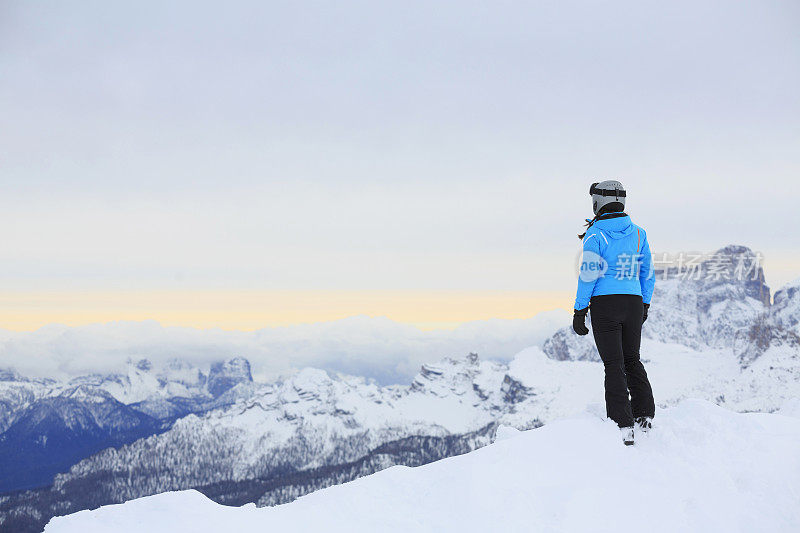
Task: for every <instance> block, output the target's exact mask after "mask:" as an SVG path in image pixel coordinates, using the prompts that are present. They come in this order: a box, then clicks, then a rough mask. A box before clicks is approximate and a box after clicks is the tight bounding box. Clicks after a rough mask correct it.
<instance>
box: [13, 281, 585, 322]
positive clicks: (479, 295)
mask: <svg viewBox="0 0 800 533" xmlns="http://www.w3.org/2000/svg"><path fill="white" fill-rule="evenodd" d="M571 304H572V295H571V294H570V293H566V292H557V291H489V290H485V291H466V290H461V291H460V290H408V291H403V290H382V291H366V290H359V291H344V290H340V291H331V290H328V291H311V290H307V291H302V290H257V291H244V290H241V291H234V290H197V291H189V290H185V291H177V290H160V291H155V290H138V291H98V290H95V291H48V292H44V291H41V292H29V291H25V292H21V291H20V292H4V293H3V294H2V295H0V328H3V329H7V330H12V331H32V330H36V329H38V328H40V327H42V326H45V325H48V324H54V323H57V324H64V325H67V326H80V325H86V324H92V323H105V322H112V321H117V320H135V321H139V320H156V321H158V322H159V323H161V324H162V325H164V326H185V327H195V328H203V329H205V328H221V329H227V330H245V331H247V330H255V329H260V328H264V327H274V326H288V325H292V324H301V323H311V322H326V321H331V320H337V319H342V318H347V317H350V316H354V315H367V316H384V317H388V318H390V319H392V320H394V321H396V322H402V323H407V324H412V325H414V326H416V327H418V328H420V329H423V330H431V329H440V328H444V329H449V328H454V327H457V326H458V325H459V324H462V323H464V322H469V321H473V320H487V319H492V318H500V319H517V318H530V317H532V316H534V315H536V314H537V313H540V312H542V311H548V310H552V309H559V308H560V309H566V310H569V309H571Z"/></svg>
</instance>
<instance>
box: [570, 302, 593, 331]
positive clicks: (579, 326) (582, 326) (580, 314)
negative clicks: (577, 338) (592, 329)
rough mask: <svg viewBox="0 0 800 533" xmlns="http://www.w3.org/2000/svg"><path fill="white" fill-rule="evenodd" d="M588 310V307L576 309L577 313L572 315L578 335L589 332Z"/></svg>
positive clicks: (573, 325)
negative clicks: (587, 325) (587, 324)
mask: <svg viewBox="0 0 800 533" xmlns="http://www.w3.org/2000/svg"><path fill="white" fill-rule="evenodd" d="M588 311H589V308H588V307H584V308H583V309H575V314H574V315H572V329H573V330H574V331H575V333H577V334H578V335H586V334H587V333H589V328H587V327H586V313H587V312H588Z"/></svg>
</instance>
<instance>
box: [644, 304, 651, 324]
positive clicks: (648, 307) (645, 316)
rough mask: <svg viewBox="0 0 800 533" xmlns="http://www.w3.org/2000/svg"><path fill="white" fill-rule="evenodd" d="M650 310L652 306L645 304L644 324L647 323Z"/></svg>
mask: <svg viewBox="0 0 800 533" xmlns="http://www.w3.org/2000/svg"><path fill="white" fill-rule="evenodd" d="M649 310H650V304H644V314H642V324H644V323H645V322H647V312H648V311H649Z"/></svg>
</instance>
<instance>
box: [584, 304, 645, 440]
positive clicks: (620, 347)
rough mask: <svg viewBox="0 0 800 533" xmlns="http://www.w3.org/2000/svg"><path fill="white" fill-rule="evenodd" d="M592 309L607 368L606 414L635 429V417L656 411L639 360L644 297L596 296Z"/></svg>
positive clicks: (598, 345) (600, 347)
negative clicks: (633, 426)
mask: <svg viewBox="0 0 800 533" xmlns="http://www.w3.org/2000/svg"><path fill="white" fill-rule="evenodd" d="M589 310H590V313H591V317H592V333H593V334H594V341H595V343H596V344H597V351H599V352H600V358H601V359H602V360H603V364H604V365H605V372H606V380H605V386H606V414H607V415H608V417H609V418H610V419H612V420H613V421H614V422H616V423H617V425H618V426H619V427H621V428H622V427H630V426H632V425H633V418H634V417H638V416H650V417H652V416H653V415H655V410H656V407H655V402H654V401H653V389H652V388H651V387H650V381H649V380H648V379H647V372H645V370H644V365H642V362H641V361H640V360H639V344H640V343H641V340H642V315H643V313H644V305H643V304H642V297H641V296H636V295H633V294H608V295H604V296H593V297H592V300H591V305H590V307H589ZM629 391H630V397H629V396H628V392H629Z"/></svg>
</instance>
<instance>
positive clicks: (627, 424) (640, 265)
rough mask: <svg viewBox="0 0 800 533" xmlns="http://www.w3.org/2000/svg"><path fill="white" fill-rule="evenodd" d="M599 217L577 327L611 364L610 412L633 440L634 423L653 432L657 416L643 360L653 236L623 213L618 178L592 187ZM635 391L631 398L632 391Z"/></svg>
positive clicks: (589, 239)
mask: <svg viewBox="0 0 800 533" xmlns="http://www.w3.org/2000/svg"><path fill="white" fill-rule="evenodd" d="M589 194H590V195H591V197H592V208H593V210H594V215H595V216H594V218H593V219H592V220H588V219H587V221H586V222H587V227H586V232H585V233H583V234H582V235H579V236H578V238H580V239H582V240H583V257H582V259H581V271H580V276H579V279H578V295H577V297H576V298H575V314H574V316H573V319H572V329H574V330H575V333H577V334H578V335H586V334H587V333H589V329H588V328H587V327H586V324H585V319H586V313H587V311H588V310H589V308H591V310H592V314H591V321H592V333H593V334H594V340H595V343H596V344H597V350H598V351H599V352H600V358H601V359H602V360H603V364H604V365H605V376H606V377H605V389H606V414H607V415H608V417H609V418H611V419H612V420H613V421H614V422H616V423H617V425H618V426H619V427H620V429H621V431H622V440H623V442H624V443H625V444H626V445H628V446H630V445H631V444H633V426H634V424H636V425H637V426H638V427H639V429H640V430H642V431H643V432H647V430H648V429H650V427H651V420H652V419H653V416H654V415H655V402H654V401H653V389H652V388H651V387H650V381H649V380H648V379H647V372H645V370H644V366H643V365H642V362H641V361H640V360H639V344H640V341H641V337H642V324H643V323H644V321H645V320H647V311H648V309H649V308H650V299H651V298H652V296H653V286H654V285H655V279H654V278H653V276H652V272H651V257H650V245H649V244H648V242H647V234H646V233H645V231H644V230H643V229H642V228H640V227H639V226H637V225H635V224H633V223H632V222H631V219H630V217H629V216H628V215H627V214H625V213H624V212H623V210H624V209H625V198H626V193H625V189H624V188H623V186H622V184H621V183H620V182H618V181H614V180H608V181H603V182H600V183H593V184H592V186H591V187H590V188H589ZM629 392H630V396H629V395H628V393H629Z"/></svg>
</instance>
